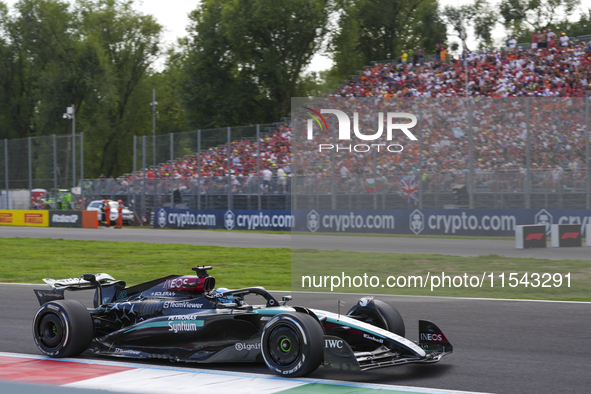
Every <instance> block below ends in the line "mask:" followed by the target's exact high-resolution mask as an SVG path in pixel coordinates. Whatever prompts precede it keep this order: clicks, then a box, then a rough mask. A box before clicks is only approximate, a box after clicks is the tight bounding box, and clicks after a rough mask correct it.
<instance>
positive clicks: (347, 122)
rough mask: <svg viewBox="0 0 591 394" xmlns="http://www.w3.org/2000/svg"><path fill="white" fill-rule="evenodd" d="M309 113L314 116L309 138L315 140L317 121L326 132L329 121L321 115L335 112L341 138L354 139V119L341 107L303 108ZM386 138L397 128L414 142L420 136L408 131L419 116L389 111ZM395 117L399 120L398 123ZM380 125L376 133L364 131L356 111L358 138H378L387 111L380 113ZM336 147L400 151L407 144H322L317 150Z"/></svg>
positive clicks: (378, 123)
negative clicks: (402, 120) (400, 121)
mask: <svg viewBox="0 0 591 394" xmlns="http://www.w3.org/2000/svg"><path fill="white" fill-rule="evenodd" d="M304 108H305V109H306V111H307V114H308V115H310V117H311V118H312V119H308V123H307V139H308V140H309V141H311V140H313V139H314V122H316V124H317V125H318V127H319V128H320V131H321V132H323V131H327V130H328V124H327V122H326V119H325V118H324V116H322V114H332V115H335V116H336V117H337V121H338V129H339V133H338V138H339V140H341V141H351V119H350V117H349V115H347V113H345V112H344V111H341V110H338V109H321V110H320V111H317V110H314V109H312V108H308V107H304ZM385 118H386V140H387V141H392V137H393V134H394V133H393V132H394V130H401V131H402V132H403V133H404V134H405V135H406V137H407V138H408V139H410V140H411V141H417V137H415V135H414V134H413V133H412V132H411V131H410V130H409V129H411V128H413V127H414V126H416V124H417V117H416V116H415V115H413V114H410V113H407V112H387V113H386V116H385ZM395 119H396V123H395ZM399 119H410V123H398V121H399ZM377 126H378V127H377V128H378V130H377V131H376V132H374V133H373V134H363V133H362V132H361V131H360V128H359V113H358V112H353V133H354V134H355V137H356V138H358V139H360V140H362V141H376V140H378V139H379V138H381V137H382V135H383V134H384V113H383V112H378V116H377ZM331 149H334V150H336V151H337V152H341V151H347V152H360V153H363V152H369V151H371V150H374V149H375V150H377V151H378V152H383V151H387V152H390V153H400V152H402V151H403V150H404V146H402V145H400V144H385V143H374V144H355V145H339V144H324V143H323V144H319V145H318V151H319V152H322V150H331Z"/></svg>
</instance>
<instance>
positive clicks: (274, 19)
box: [183, 0, 330, 128]
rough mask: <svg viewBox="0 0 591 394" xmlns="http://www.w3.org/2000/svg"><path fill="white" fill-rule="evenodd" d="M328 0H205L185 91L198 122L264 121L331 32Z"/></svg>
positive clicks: (275, 115) (284, 105)
mask: <svg viewBox="0 0 591 394" xmlns="http://www.w3.org/2000/svg"><path fill="white" fill-rule="evenodd" d="M329 12H330V2H329V1H328V0H292V1H276V0H259V1H235V0H205V1H203V3H202V4H201V5H200V6H199V7H198V8H197V9H196V10H195V11H193V12H192V14H191V21H192V25H191V26H190V27H189V29H188V31H189V41H188V45H187V51H188V53H187V62H186V66H185V75H186V78H185V81H184V83H183V98H184V100H185V103H186V108H187V116H188V120H189V124H190V125H192V126H193V127H195V128H209V127H221V126H229V125H239V124H254V123H266V122H273V121H277V120H279V119H280V118H281V117H282V116H286V115H287V114H288V112H289V108H290V99H291V97H292V96H293V95H294V94H295V93H296V92H297V91H298V90H297V89H298V82H299V81H300V79H301V77H302V73H303V71H304V69H305V67H306V66H307V65H308V64H309V62H310V60H311V59H312V56H313V55H314V54H315V53H316V52H317V50H318V48H320V47H321V45H322V42H323V40H324V37H325V36H326V34H327V33H328V28H327V25H328V16H329Z"/></svg>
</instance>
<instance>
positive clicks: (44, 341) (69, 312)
mask: <svg viewBox="0 0 591 394" xmlns="http://www.w3.org/2000/svg"><path fill="white" fill-rule="evenodd" d="M93 334H94V325H93V322H92V317H91V316H90V313H88V310H87V309H86V307H85V306H84V305H82V304H81V303H80V302H78V301H73V300H58V301H51V302H48V303H46V304H43V305H42V306H41V308H39V310H38V311H37V314H36V315H35V319H34V320H33V338H34V339H35V344H36V345H37V347H38V348H39V350H41V352H42V353H43V354H45V355H47V356H49V357H56V358H61V357H73V356H77V355H79V354H80V353H82V352H84V351H85V350H86V349H88V346H89V345H90V342H91V341H92V337H93Z"/></svg>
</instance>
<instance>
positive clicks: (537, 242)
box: [515, 224, 546, 249]
mask: <svg viewBox="0 0 591 394" xmlns="http://www.w3.org/2000/svg"><path fill="white" fill-rule="evenodd" d="M545 247H546V226H544V225H543V224H538V225H536V224H534V225H520V226H515V248H517V249H529V248H545Z"/></svg>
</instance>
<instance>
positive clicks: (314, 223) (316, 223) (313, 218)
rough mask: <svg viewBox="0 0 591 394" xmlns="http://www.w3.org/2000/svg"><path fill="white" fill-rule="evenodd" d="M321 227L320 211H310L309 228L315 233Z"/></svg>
mask: <svg viewBox="0 0 591 394" xmlns="http://www.w3.org/2000/svg"><path fill="white" fill-rule="evenodd" d="M319 228H320V215H318V212H316V211H314V210H312V211H310V212H309V213H308V230H310V231H312V232H313V233H315V232H316V230H318V229H319Z"/></svg>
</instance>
